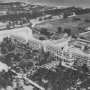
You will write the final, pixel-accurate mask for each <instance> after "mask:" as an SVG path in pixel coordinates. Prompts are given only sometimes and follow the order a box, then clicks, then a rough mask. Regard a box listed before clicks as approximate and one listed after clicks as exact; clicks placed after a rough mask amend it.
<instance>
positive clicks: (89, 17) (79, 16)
mask: <svg viewBox="0 0 90 90" xmlns="http://www.w3.org/2000/svg"><path fill="white" fill-rule="evenodd" d="M75 17H76V18H81V19H83V20H84V19H90V13H88V14H83V15H78V16H75Z"/></svg>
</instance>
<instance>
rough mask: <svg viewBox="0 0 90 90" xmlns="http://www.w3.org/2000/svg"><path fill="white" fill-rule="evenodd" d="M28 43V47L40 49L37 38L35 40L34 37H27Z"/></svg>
mask: <svg viewBox="0 0 90 90" xmlns="http://www.w3.org/2000/svg"><path fill="white" fill-rule="evenodd" d="M28 43H29V47H30V48H32V49H36V50H37V49H41V42H40V41H39V40H35V39H29V40H28Z"/></svg>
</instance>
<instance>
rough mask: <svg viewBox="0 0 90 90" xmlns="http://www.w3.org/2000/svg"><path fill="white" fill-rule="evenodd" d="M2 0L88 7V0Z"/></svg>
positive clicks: (89, 4)
mask: <svg viewBox="0 0 90 90" xmlns="http://www.w3.org/2000/svg"><path fill="white" fill-rule="evenodd" d="M3 1H22V2H25V1H26V2H29V3H42V4H50V5H60V6H78V7H79V6H82V7H90V0H3Z"/></svg>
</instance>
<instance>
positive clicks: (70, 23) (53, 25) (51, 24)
mask: <svg viewBox="0 0 90 90" xmlns="http://www.w3.org/2000/svg"><path fill="white" fill-rule="evenodd" d="M89 15H90V14H89ZM59 26H61V27H62V28H71V32H72V34H79V33H82V32H83V30H82V29H79V27H82V28H85V27H87V26H90V23H86V22H85V21H84V20H79V21H77V20H73V18H72V17H69V18H67V19H62V20H61V19H58V20H52V21H47V22H43V23H40V24H38V25H36V28H37V29H41V28H42V27H44V28H47V29H48V31H50V32H56V31H57V27H59Z"/></svg>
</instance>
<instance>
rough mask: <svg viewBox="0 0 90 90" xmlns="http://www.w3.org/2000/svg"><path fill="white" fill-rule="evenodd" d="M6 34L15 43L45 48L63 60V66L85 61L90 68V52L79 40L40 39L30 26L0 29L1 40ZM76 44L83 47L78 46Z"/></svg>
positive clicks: (79, 63)
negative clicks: (34, 34)
mask: <svg viewBox="0 0 90 90" xmlns="http://www.w3.org/2000/svg"><path fill="white" fill-rule="evenodd" d="M6 36H8V37H10V38H11V40H12V42H14V43H15V42H16V41H17V42H18V43H23V44H26V43H27V42H28V43H29V47H30V48H32V49H36V50H38V49H41V48H43V49H44V51H45V52H48V51H49V52H50V53H51V54H52V55H53V56H54V57H55V58H56V60H61V64H62V65H63V66H66V67H72V66H73V64H74V62H77V64H78V65H79V66H81V65H83V63H85V64H87V66H88V67H89V68H90V54H89V53H85V52H84V51H83V45H82V44H78V42H79V41H76V42H74V44H72V45H69V42H70V41H71V40H72V38H71V37H67V38H62V39H58V40H44V41H40V40H38V39H36V38H34V37H33V34H32V30H31V29H30V28H29V27H23V28H18V29H14V30H5V31H0V41H2V40H3V38H4V37H6ZM75 45H77V46H80V47H81V48H77V47H75Z"/></svg>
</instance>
